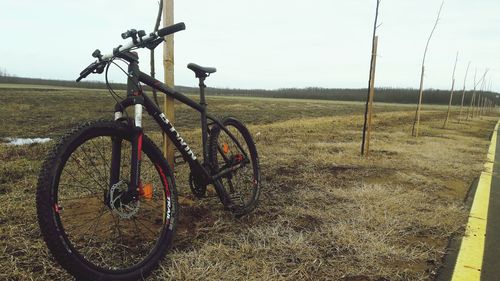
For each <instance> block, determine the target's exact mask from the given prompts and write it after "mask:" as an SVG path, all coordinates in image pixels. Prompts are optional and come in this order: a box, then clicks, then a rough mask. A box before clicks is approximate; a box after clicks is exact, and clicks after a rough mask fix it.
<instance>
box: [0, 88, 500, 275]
mask: <svg viewBox="0 0 500 281" xmlns="http://www.w3.org/2000/svg"><path fill="white" fill-rule="evenodd" d="M208 103H209V108H210V111H211V112H213V113H215V114H216V115H217V116H223V115H226V114H229V115H234V116H237V117H239V118H240V119H242V120H243V121H245V122H247V123H248V124H249V129H250V131H251V132H252V133H253V135H254V136H255V141H256V144H257V148H258V150H259V154H260V159H261V169H262V177H263V192H262V195H261V200H260V205H259V207H258V208H257V209H256V211H254V212H253V213H252V214H250V215H248V216H245V217H243V218H240V219H236V218H234V217H233V216H231V214H229V213H227V212H225V211H224V210H223V206H222V204H220V203H219V202H218V199H217V198H215V197H214V198H206V199H203V200H195V199H194V198H193V197H192V196H191V195H190V194H189V187H188V182H187V172H186V169H187V167H186V166H185V165H180V166H178V167H177V169H176V178H177V184H178V189H179V190H180V193H181V195H182V198H181V199H182V200H181V205H182V206H181V222H180V224H181V225H180V227H179V229H178V234H177V236H176V240H175V242H174V247H173V249H172V251H171V252H170V253H169V255H168V256H167V259H166V260H164V261H163V263H162V264H161V266H160V268H159V269H158V270H157V271H155V272H154V274H153V275H152V276H151V277H150V278H148V279H147V280H343V281H369V280H371V281H375V280H377V281H383V280H433V279H434V277H435V274H436V272H437V270H438V268H439V266H440V264H441V259H442V257H443V255H444V253H445V249H446V245H447V242H448V238H449V237H450V236H451V235H452V234H454V233H457V232H459V231H461V230H463V226H464V223H465V221H466V218H467V209H466V207H465V205H464V203H463V199H464V198H465V196H466V193H467V190H468V187H469V185H470V184H471V182H472V181H473V179H474V178H475V177H477V176H478V175H479V171H480V170H481V169H482V163H483V161H484V159H485V155H486V152H487V146H488V144H489V136H490V134H491V131H492V130H493V127H494V124H495V122H496V121H497V117H493V116H489V117H481V118H475V119H474V120H473V121H471V122H468V123H466V124H458V123H457V122H455V121H453V122H450V123H449V126H448V129H442V128H441V127H442V122H443V118H444V115H445V109H444V107H440V106H427V107H424V109H425V111H424V112H423V115H422V126H421V137H419V138H413V137H411V135H410V133H411V122H412V120H413V115H414V107H413V106H408V105H391V104H376V106H375V112H376V115H375V118H374V122H375V124H374V128H375V132H374V133H373V138H372V143H371V148H372V151H371V153H370V155H369V157H365V158H363V157H361V156H360V155H359V149H360V137H361V128H362V124H363V122H362V121H363V119H362V118H363V117H362V112H363V109H364V104H362V103H348V102H332V101H312V100H278V99H262V98H255V99H252V98H230V97H217V98H209V99H208ZM112 106H113V101H112V100H111V98H110V97H109V95H107V94H105V93H104V91H102V90H101V91H93V90H75V89H52V88H44V89H41V88H36V87H32V86H30V87H8V86H4V87H0V122H1V124H0V138H4V137H51V138H57V137H59V136H61V135H62V134H63V133H64V132H65V131H66V130H67V129H69V128H70V127H72V126H73V125H75V124H77V123H79V122H82V121H86V120H92V119H98V118H104V117H108V118H111V116H112V108H113V107H112ZM196 118H197V115H196V114H195V113H194V112H191V111H189V110H188V109H187V108H185V107H183V106H179V107H178V111H177V119H178V121H177V127H178V130H179V131H180V133H181V135H183V137H185V138H186V139H187V140H188V143H190V146H191V147H192V148H193V150H194V151H195V152H199V151H200V146H199V140H198V139H197V136H198V134H199V130H198V129H197V123H196ZM146 130H147V132H148V134H149V135H151V136H152V137H153V139H155V140H158V141H159V140H160V138H161V136H160V135H159V134H158V130H157V129H156V127H154V125H152V124H151V123H150V122H146ZM53 145H54V141H51V142H49V143H46V144H35V145H29V146H11V145H7V144H0V280H72V278H71V277H70V276H69V275H68V274H67V273H66V272H65V271H64V270H62V269H61V268H60V267H59V266H58V265H57V264H55V262H54V261H53V259H52V257H51V256H50V254H49V253H48V250H47V248H46V246H45V244H44V242H43V240H42V238H41V234H40V230H39V228H38V224H37V220H36V212H35V186H36V180H37V175H38V171H39V169H40V166H41V163H42V161H43V159H44V157H45V154H46V153H47V151H48V149H49V148H50V147H51V146H53Z"/></svg>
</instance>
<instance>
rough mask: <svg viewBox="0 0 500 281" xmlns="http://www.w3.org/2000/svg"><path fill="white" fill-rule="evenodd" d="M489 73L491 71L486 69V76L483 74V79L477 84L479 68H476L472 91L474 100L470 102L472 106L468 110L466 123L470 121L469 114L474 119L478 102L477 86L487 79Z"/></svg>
mask: <svg viewBox="0 0 500 281" xmlns="http://www.w3.org/2000/svg"><path fill="white" fill-rule="evenodd" d="M488 71H489V69H486V70H485V71H484V74H483V77H482V78H481V80H479V81H477V82H476V75H477V68H476V71H475V73H474V89H473V90H472V98H471V100H470V105H469V108H467V118H466V119H465V120H466V121H467V120H469V113H471V115H470V116H471V118H473V117H474V109H475V108H474V107H473V106H474V105H475V102H476V100H477V97H476V89H477V86H478V85H479V83H481V82H482V81H483V80H484V78H485V77H486V74H488Z"/></svg>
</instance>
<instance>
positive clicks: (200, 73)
mask: <svg viewBox="0 0 500 281" xmlns="http://www.w3.org/2000/svg"><path fill="white" fill-rule="evenodd" d="M187 67H188V68H189V69H191V70H192V71H193V72H194V74H195V76H196V78H206V77H208V76H210V74H212V73H215V72H216V71H217V69H216V68H215V67H203V66H199V65H197V64H195V63H190V64H188V65H187Z"/></svg>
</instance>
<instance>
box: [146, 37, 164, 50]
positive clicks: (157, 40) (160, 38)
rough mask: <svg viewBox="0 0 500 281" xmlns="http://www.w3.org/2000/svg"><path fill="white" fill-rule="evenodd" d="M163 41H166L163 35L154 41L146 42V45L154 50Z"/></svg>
mask: <svg viewBox="0 0 500 281" xmlns="http://www.w3.org/2000/svg"><path fill="white" fill-rule="evenodd" d="M163 41H164V39H163V37H158V38H156V39H154V40H153V41H151V42H149V43H147V44H145V45H144V46H145V47H146V48H148V49H150V50H153V49H154V48H156V47H158V45H160V44H161V43H162V42H163Z"/></svg>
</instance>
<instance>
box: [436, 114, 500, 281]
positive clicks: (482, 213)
mask: <svg viewBox="0 0 500 281" xmlns="http://www.w3.org/2000/svg"><path fill="white" fill-rule="evenodd" d="M499 124H500V121H499V123H497V125H496V127H495V130H494V131H493V134H492V138H491V144H490V147H489V150H488V156H487V160H486V163H485V165H484V169H483V172H482V173H481V176H480V177H479V181H478V182H477V186H475V188H474V189H473V191H472V194H471V197H472V198H473V201H472V206H471V210H470V214H469V220H468V223H467V228H466V230H465V234H464V236H463V237H462V238H461V239H460V238H456V239H454V240H452V241H451V242H450V246H449V251H448V256H447V258H446V262H445V267H444V268H443V270H442V271H441V272H440V275H439V277H438V280H440V281H450V280H451V281H499V280H500V135H499V133H500V132H499V130H498V126H499ZM497 147H498V149H497Z"/></svg>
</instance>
